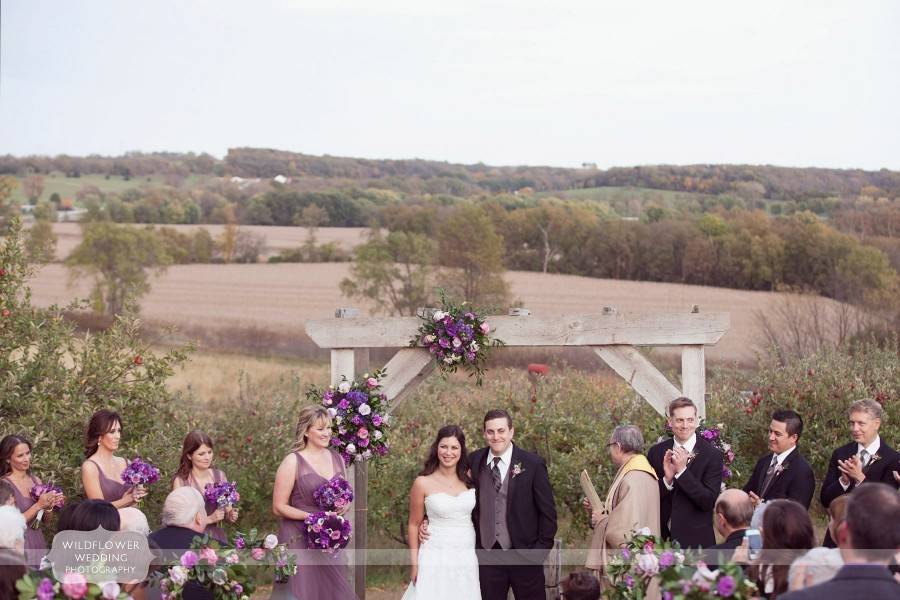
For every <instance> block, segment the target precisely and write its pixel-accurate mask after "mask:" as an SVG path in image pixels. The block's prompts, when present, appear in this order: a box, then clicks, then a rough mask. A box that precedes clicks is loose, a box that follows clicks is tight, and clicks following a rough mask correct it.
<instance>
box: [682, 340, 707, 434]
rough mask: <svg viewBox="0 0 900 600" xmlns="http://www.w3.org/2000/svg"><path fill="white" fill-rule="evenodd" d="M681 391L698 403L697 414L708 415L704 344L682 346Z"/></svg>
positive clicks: (701, 416)
mask: <svg viewBox="0 0 900 600" xmlns="http://www.w3.org/2000/svg"><path fill="white" fill-rule="evenodd" d="M681 392H682V394H683V395H684V396H686V397H688V398H690V399H691V400H693V401H694V404H696V405H697V415H698V416H699V417H700V418H701V419H702V418H704V417H705V416H706V355H705V352H704V350H703V346H699V345H692V346H682V347H681Z"/></svg>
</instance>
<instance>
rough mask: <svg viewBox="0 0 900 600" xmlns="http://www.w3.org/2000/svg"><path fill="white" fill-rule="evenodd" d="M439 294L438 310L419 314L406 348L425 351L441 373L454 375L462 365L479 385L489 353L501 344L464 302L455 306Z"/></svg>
mask: <svg viewBox="0 0 900 600" xmlns="http://www.w3.org/2000/svg"><path fill="white" fill-rule="evenodd" d="M439 292H440V295H441V305H442V306H441V309H440V310H436V311H434V312H433V313H431V314H430V315H429V314H422V315H420V318H421V319H422V321H423V322H422V325H421V326H420V327H419V330H418V331H417V332H416V336H415V337H414V338H413V339H412V341H410V343H409V345H410V346H412V347H423V348H428V351H429V352H431V354H432V355H433V356H434V358H435V360H436V361H437V365H438V367H440V369H441V372H442V373H444V374H447V373H455V372H456V370H457V369H458V368H459V367H460V366H462V367H463V368H465V369H466V370H467V371H468V372H469V376H470V377H472V376H474V377H475V383H476V384H477V385H481V383H482V380H483V378H484V372H485V368H484V363H485V361H486V359H487V355H488V352H489V350H490V349H491V348H494V347H496V346H502V345H503V342H502V341H501V340H499V339H494V338H491V336H490V333H491V326H490V324H489V323H488V322H487V321H486V320H485V319H484V317H483V316H482V315H480V314H478V313H477V312H476V311H475V310H474V309H472V308H471V307H468V306H467V304H468V303H466V302H463V303H462V304H460V305H458V306H457V305H455V304H453V303H452V302H449V301H448V300H447V298H446V296H445V295H444V292H443V290H440V291H439Z"/></svg>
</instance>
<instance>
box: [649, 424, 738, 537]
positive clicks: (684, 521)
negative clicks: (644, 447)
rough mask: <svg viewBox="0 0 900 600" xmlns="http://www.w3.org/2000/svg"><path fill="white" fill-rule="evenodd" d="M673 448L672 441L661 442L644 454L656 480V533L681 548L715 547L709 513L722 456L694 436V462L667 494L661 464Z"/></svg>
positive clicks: (718, 489)
mask: <svg viewBox="0 0 900 600" xmlns="http://www.w3.org/2000/svg"><path fill="white" fill-rule="evenodd" d="M674 444H675V440H674V439H669V440H664V441H662V442H659V443H658V444H656V445H655V446H653V447H652V448H650V451H649V452H648V453H647V458H648V460H649V461H650V464H651V465H652V466H653V470H654V471H656V475H657V476H658V477H659V518H660V531H662V535H663V537H664V538H665V539H672V540H675V541H676V542H678V543H679V544H680V545H681V547H682V548H699V547H701V546H702V547H704V548H706V547H709V546H712V545H713V544H715V543H716V534H715V532H714V531H713V509H714V508H715V506H716V498H718V497H719V493H720V492H721V491H722V468H723V466H724V461H723V458H722V453H721V452H720V451H719V449H718V448H716V447H715V446H713V445H712V444H710V443H709V442H707V441H706V440H704V439H703V438H701V437H700V436H697V442H696V444H695V445H694V458H693V459H691V461H690V463H689V464H688V466H687V468H686V469H685V471H684V473H682V474H681V475H679V476H678V477H677V478H675V479H674V480H673V481H672V484H673V489H672V491H669V488H667V487H666V484H665V482H664V477H665V476H664V472H663V460H664V459H665V457H666V451H667V450H671V449H672V448H673V446H674ZM670 519H671V521H672V527H671V531H670V530H669V520H670Z"/></svg>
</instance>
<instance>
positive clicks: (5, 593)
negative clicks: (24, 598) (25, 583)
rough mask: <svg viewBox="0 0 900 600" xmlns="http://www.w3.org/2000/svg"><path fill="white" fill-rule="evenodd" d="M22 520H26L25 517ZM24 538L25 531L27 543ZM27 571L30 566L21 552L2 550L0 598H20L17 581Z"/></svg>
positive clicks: (0, 559)
mask: <svg viewBox="0 0 900 600" xmlns="http://www.w3.org/2000/svg"><path fill="white" fill-rule="evenodd" d="M0 506H2V505H0ZM19 514H21V513H19ZM22 520H23V521H24V517H23V519H22ZM0 525H2V523H0ZM24 539H25V534H24V532H23V534H22V540H23V541H22V544H23V545H24V543H25V542H24ZM26 573H28V568H27V567H26V566H25V562H24V561H23V559H22V555H21V554H18V553H14V552H12V551H10V550H0V598H18V597H19V592H18V590H16V582H17V581H18V580H20V579H22V577H24V576H25V574H26Z"/></svg>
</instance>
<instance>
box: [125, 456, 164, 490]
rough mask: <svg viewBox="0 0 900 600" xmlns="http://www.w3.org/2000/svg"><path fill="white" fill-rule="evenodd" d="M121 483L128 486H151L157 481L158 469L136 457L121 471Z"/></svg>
mask: <svg viewBox="0 0 900 600" xmlns="http://www.w3.org/2000/svg"><path fill="white" fill-rule="evenodd" d="M122 481H124V482H125V484H126V485H130V486H137V485H151V484H153V483H156V482H157V481H159V469H157V468H156V467H154V466H153V465H151V464H150V463H148V462H145V461H143V460H141V457H140V456H137V457H135V459H134V460H132V461H131V464H129V465H128V466H127V467H125V470H124V471H122Z"/></svg>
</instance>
